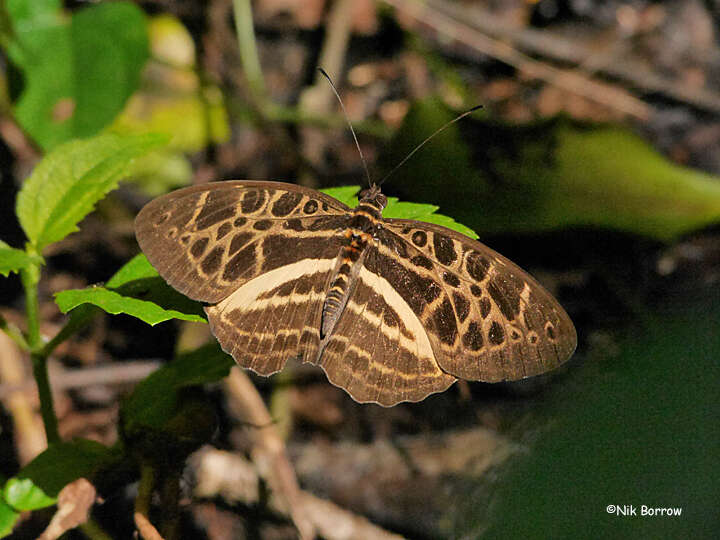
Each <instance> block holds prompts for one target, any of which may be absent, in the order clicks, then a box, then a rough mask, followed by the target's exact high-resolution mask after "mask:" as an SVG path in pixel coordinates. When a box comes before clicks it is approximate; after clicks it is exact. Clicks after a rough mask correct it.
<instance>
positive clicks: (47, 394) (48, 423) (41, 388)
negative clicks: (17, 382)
mask: <svg viewBox="0 0 720 540" xmlns="http://www.w3.org/2000/svg"><path fill="white" fill-rule="evenodd" d="M30 358H31V359H32V366H33V375H34V376H35V384H37V388H38V395H39V396H40V414H41V415H42V419H43V424H44V425H45V436H46V437H47V442H48V444H53V443H57V442H60V433H59V432H58V422H57V416H55V406H54V405H53V399H52V392H51V391H50V380H49V378H48V370H47V356H43V355H42V354H41V353H32V354H31V355H30Z"/></svg>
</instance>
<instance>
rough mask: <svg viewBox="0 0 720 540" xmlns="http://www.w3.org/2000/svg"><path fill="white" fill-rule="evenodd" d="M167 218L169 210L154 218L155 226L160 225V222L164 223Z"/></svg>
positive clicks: (168, 217)
mask: <svg viewBox="0 0 720 540" xmlns="http://www.w3.org/2000/svg"><path fill="white" fill-rule="evenodd" d="M168 219H170V212H165V213H164V214H162V215H161V216H160V217H159V218H157V219H156V220H155V226H156V227H157V226H159V225H162V224H163V223H165V222H166V221H167V220H168Z"/></svg>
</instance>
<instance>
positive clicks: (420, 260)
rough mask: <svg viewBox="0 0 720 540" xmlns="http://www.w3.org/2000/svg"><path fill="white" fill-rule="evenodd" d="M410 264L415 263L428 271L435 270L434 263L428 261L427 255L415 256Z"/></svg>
mask: <svg viewBox="0 0 720 540" xmlns="http://www.w3.org/2000/svg"><path fill="white" fill-rule="evenodd" d="M410 262H411V263H413V264H414V265H415V266H420V267H422V268H427V269H428V270H432V268H433V264H432V261H431V260H430V259H428V258H427V257H426V256H425V255H415V256H414V257H413V258H412V259H410Z"/></svg>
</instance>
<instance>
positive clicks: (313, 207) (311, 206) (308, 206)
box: [303, 199, 318, 215]
mask: <svg viewBox="0 0 720 540" xmlns="http://www.w3.org/2000/svg"><path fill="white" fill-rule="evenodd" d="M317 210H318V203H317V201H316V200H313V199H310V200H309V201H308V202H306V203H305V206H303V212H305V213H306V214H308V215H311V214H314V213H315V212H317Z"/></svg>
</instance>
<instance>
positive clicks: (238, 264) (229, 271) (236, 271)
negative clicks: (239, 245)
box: [223, 244, 255, 281]
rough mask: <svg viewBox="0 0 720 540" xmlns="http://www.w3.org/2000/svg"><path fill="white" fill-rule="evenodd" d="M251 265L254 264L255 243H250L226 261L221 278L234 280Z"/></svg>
mask: <svg viewBox="0 0 720 540" xmlns="http://www.w3.org/2000/svg"><path fill="white" fill-rule="evenodd" d="M253 265H255V244H250V245H249V246H247V247H245V248H244V249H242V250H240V251H239V252H238V253H237V254H236V255H235V256H234V257H233V258H232V259H230V260H229V261H228V263H227V264H226V265H225V271H224V272H223V279H224V280H225V281H235V280H236V279H237V278H238V277H240V276H241V275H243V274H244V273H245V272H246V271H247V270H248V269H249V268H251V267H252V266H253Z"/></svg>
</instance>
